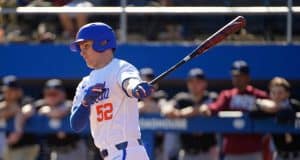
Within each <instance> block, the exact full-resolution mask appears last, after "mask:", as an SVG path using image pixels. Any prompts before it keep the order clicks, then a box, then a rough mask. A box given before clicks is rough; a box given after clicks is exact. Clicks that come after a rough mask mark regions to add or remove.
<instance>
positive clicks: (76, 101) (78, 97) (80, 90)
mask: <svg viewBox="0 0 300 160" xmlns="http://www.w3.org/2000/svg"><path fill="white" fill-rule="evenodd" d="M84 83H85V78H83V79H82V81H81V82H80V83H79V84H78V86H77V88H76V92H75V96H74V98H73V103H72V111H73V109H74V107H75V106H80V105H81V101H82V99H83V97H84Z"/></svg>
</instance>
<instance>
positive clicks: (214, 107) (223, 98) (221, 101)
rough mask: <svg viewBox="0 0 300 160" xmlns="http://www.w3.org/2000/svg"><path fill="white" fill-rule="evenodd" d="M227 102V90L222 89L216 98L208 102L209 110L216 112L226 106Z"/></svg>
mask: <svg viewBox="0 0 300 160" xmlns="http://www.w3.org/2000/svg"><path fill="white" fill-rule="evenodd" d="M228 103H229V97H228V96H227V91H222V92H221V93H220V95H219V96H218V98H217V100H216V101H215V102H213V103H210V104H209V105H208V106H209V109H210V110H211V111H213V112H218V111H221V110H224V109H225V108H226V107H228V106H227V105H228Z"/></svg>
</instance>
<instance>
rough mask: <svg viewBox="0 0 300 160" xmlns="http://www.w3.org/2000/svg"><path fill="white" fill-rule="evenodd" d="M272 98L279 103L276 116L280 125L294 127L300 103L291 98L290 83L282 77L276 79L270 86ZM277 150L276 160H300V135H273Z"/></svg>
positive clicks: (299, 110)
mask: <svg viewBox="0 0 300 160" xmlns="http://www.w3.org/2000/svg"><path fill="white" fill-rule="evenodd" d="M269 90H270V98H271V99H272V100H273V101H275V102H276V103H277V105H278V106H279V110H278V112H277V114H276V117H277V121H278V123H280V124H291V125H294V123H295V118H296V112H300V102H299V101H298V100H295V99H292V98H290V95H291V93H290V90H291V86H290V83H289V82H288V81H287V80H286V79H284V78H281V77H275V78H273V79H272V80H271V81H270V85H269ZM272 137H273V142H274V144H275V148H276V151H277V152H276V154H275V155H274V156H275V158H274V159H276V160H300V135H299V134H292V133H285V134H272Z"/></svg>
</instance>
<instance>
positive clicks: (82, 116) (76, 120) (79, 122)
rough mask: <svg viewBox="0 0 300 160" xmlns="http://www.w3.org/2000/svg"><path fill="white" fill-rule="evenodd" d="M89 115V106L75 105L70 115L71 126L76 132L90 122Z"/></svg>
mask: <svg viewBox="0 0 300 160" xmlns="http://www.w3.org/2000/svg"><path fill="white" fill-rule="evenodd" d="M89 115H90V109H89V107H84V106H83V105H80V106H75V107H74V109H73V111H72V113H71V116H70V123H71V128H72V129H73V130H74V131H76V132H80V131H81V130H83V129H84V128H85V127H86V125H87V124H88V122H89Z"/></svg>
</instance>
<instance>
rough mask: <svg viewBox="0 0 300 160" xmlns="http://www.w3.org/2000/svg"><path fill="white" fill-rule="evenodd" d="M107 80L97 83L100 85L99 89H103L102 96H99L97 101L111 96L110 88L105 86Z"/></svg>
mask: <svg viewBox="0 0 300 160" xmlns="http://www.w3.org/2000/svg"><path fill="white" fill-rule="evenodd" d="M105 83H106V82H105V81H104V82H103V83H97V85H98V86H99V89H101V90H102V92H101V94H100V96H99V97H98V98H97V102H100V101H102V100H105V99H108V98H109V88H105Z"/></svg>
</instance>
